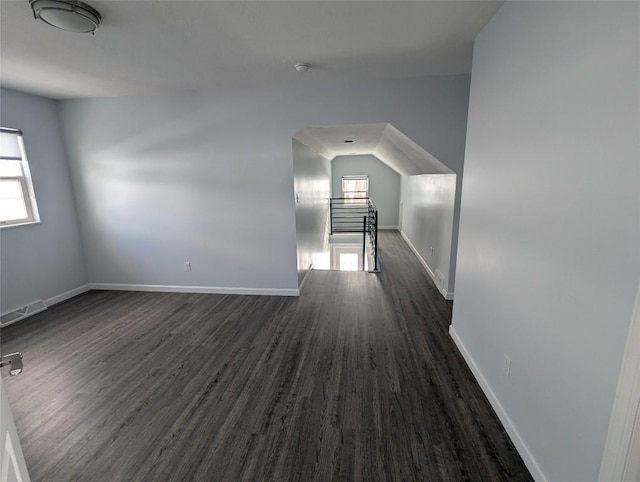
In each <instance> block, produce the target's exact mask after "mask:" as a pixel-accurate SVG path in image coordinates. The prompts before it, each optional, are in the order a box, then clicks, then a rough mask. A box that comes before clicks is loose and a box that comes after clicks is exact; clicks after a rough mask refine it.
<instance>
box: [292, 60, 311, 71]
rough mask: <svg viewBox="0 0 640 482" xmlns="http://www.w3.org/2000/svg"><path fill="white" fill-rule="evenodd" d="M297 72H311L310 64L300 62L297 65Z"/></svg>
mask: <svg viewBox="0 0 640 482" xmlns="http://www.w3.org/2000/svg"><path fill="white" fill-rule="evenodd" d="M295 68H296V71H297V72H307V71H308V70H309V64H305V63H304V62H298V63H297V64H296V65H295Z"/></svg>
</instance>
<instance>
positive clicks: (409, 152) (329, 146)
mask: <svg viewBox="0 0 640 482" xmlns="http://www.w3.org/2000/svg"><path fill="white" fill-rule="evenodd" d="M294 138H295V139H296V140H298V141H299V142H302V143H303V144H305V145H306V146H308V147H309V148H311V149H313V150H314V151H316V152H317V153H319V154H320V155H322V156H324V157H326V158H327V159H334V158H335V157H337V156H348V155H362V154H372V155H374V156H376V157H377V158H378V159H380V160H381V161H382V162H384V163H385V164H386V165H387V166H389V167H390V168H391V169H394V170H395V171H396V172H398V173H400V174H403V175H409V176H412V175H418V174H453V173H454V172H453V171H452V170H451V169H449V168H448V167H447V166H445V165H444V164H443V163H442V162H440V161H439V160H438V159H436V158H435V157H434V156H432V155H431V154H430V153H429V152H427V151H426V150H424V149H423V148H422V147H420V146H419V145H418V144H416V143H415V142H413V141H412V140H411V139H410V138H409V137H407V136H406V135H404V134H403V133H402V132H400V131H399V130H398V129H396V128H395V127H394V126H392V125H391V124H352V125H344V126H321V127H305V128H304V129H301V130H300V131H298V133H296V135H295V136H294ZM345 141H353V142H345Z"/></svg>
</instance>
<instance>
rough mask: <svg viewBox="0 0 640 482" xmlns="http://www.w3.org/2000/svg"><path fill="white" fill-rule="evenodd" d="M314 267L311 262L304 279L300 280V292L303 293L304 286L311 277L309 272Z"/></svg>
mask: <svg viewBox="0 0 640 482" xmlns="http://www.w3.org/2000/svg"><path fill="white" fill-rule="evenodd" d="M312 269H313V265H312V264H310V265H309V268H308V269H307V271H306V272H305V274H304V276H303V277H302V281H301V282H300V286H298V292H299V293H302V287H303V286H304V284H305V283H306V282H307V278H309V273H310V272H311V270H312Z"/></svg>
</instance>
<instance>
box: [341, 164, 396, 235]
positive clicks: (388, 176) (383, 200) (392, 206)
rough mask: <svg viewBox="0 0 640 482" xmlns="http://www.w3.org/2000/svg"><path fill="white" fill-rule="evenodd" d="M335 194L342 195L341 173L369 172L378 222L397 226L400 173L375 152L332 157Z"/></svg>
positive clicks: (371, 195) (382, 224)
mask: <svg viewBox="0 0 640 482" xmlns="http://www.w3.org/2000/svg"><path fill="white" fill-rule="evenodd" d="M331 169H332V171H331V173H332V174H331V177H332V179H333V182H332V193H333V194H332V196H333V197H342V176H347V175H351V174H367V175H368V176H369V197H370V198H371V200H372V201H373V203H374V204H375V205H376V208H377V209H378V216H379V225H380V226H382V227H391V228H397V227H398V209H399V207H400V174H398V173H397V172H396V171H394V170H393V169H391V168H390V167H389V166H387V165H386V164H385V163H384V162H382V161H380V160H379V159H378V158H377V157H375V156H373V155H364V156H338V157H336V158H335V159H333V160H332V161H331Z"/></svg>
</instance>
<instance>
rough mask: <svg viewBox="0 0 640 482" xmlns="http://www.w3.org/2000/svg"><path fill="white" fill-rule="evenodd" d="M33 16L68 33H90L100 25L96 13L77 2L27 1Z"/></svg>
mask: <svg viewBox="0 0 640 482" xmlns="http://www.w3.org/2000/svg"><path fill="white" fill-rule="evenodd" d="M29 5H31V9H32V10H33V16H34V18H36V19H40V20H42V21H43V22H44V23H46V24H49V25H51V26H52V27H56V28H59V29H62V30H66V31H68V32H78V33H91V34H93V32H94V31H95V29H97V28H98V26H99V25H100V23H102V18H101V17H100V14H99V13H98V11H97V10H96V9H95V8H93V7H90V6H89V5H87V4H86V3H84V2H80V1H79V0H29Z"/></svg>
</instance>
